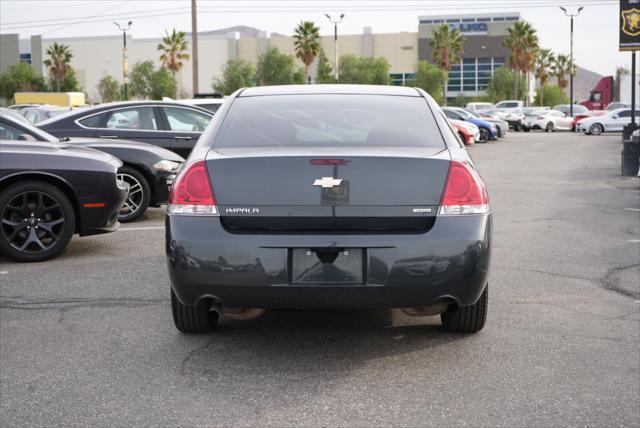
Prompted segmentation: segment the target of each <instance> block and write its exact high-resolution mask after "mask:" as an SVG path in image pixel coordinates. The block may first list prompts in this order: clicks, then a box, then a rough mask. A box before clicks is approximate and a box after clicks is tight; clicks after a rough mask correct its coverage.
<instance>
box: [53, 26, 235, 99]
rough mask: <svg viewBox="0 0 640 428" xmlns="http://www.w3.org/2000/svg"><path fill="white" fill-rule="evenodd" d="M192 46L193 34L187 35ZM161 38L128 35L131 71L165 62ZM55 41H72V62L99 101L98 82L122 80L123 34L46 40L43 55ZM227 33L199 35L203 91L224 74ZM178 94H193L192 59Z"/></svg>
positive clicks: (91, 95) (179, 76)
mask: <svg viewBox="0 0 640 428" xmlns="http://www.w3.org/2000/svg"><path fill="white" fill-rule="evenodd" d="M187 40H188V42H189V46H191V37H190V35H188V36H187ZM161 41H162V40H161V39H160V38H153V39H133V38H131V37H127V49H128V60H129V73H131V71H132V69H133V66H134V65H135V64H136V63H137V62H143V61H147V60H152V61H153V62H154V65H155V66H156V67H160V66H161V62H160V53H159V52H158V44H159V43H160V42H161ZM54 42H58V43H64V44H67V45H69V48H70V49H71V52H72V53H73V58H72V60H71V66H72V67H73V68H74V69H75V70H76V73H77V75H78V81H79V82H80V85H81V86H82V88H83V89H84V91H85V92H86V93H87V95H88V96H89V98H90V99H91V100H95V101H99V100H100V96H99V94H98V89H97V86H98V83H99V82H100V80H101V79H102V78H103V77H104V76H106V75H108V74H109V75H111V76H113V77H115V78H116V79H118V80H119V81H120V82H122V36H107V37H83V38H63V39H45V40H42V58H43V59H46V57H47V56H46V51H47V49H48V48H49V46H50V45H52V44H53V43H54ZM228 50H229V49H228V42H227V38H226V36H202V35H201V36H200V38H199V39H198V51H199V54H200V56H199V62H200V65H199V68H200V69H199V71H200V73H199V77H198V84H199V86H200V91H202V92H211V91H212V90H213V89H212V86H211V84H212V80H213V78H215V77H220V76H221V75H222V70H223V68H224V65H225V64H226V63H227V58H228ZM176 79H177V82H178V94H179V96H180V97H181V98H189V97H191V96H192V88H193V85H192V61H191V60H188V61H186V62H185V64H184V66H183V67H182V69H181V70H180V72H179V73H178V74H177V75H176Z"/></svg>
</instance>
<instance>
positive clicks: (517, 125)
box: [491, 100, 524, 131]
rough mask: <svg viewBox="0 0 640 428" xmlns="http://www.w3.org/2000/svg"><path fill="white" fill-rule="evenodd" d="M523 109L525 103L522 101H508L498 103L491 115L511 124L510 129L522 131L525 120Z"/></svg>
mask: <svg viewBox="0 0 640 428" xmlns="http://www.w3.org/2000/svg"><path fill="white" fill-rule="evenodd" d="M523 108H524V103H523V102H522V101H519V100H506V101H500V102H499V103H497V104H496V105H495V109H494V110H493V111H492V112H491V113H493V114H495V115H497V116H498V117H499V118H500V119H502V120H504V121H506V122H507V123H509V128H511V129H513V130H514V131H520V130H521V129H522V120H523V119H524V113H523Z"/></svg>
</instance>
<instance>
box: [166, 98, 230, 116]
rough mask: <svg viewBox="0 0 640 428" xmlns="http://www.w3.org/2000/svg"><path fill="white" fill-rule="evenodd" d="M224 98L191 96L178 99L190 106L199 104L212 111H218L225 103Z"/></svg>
mask: <svg viewBox="0 0 640 428" xmlns="http://www.w3.org/2000/svg"><path fill="white" fill-rule="evenodd" d="M224 100H225V99H224V98H191V99H182V100H178V102H179V103H183V104H188V105H190V106H198V107H200V108H204V109H206V110H209V111H210V112H211V113H215V112H217V111H218V109H219V108H220V106H221V105H222V104H224Z"/></svg>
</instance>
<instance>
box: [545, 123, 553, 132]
mask: <svg viewBox="0 0 640 428" xmlns="http://www.w3.org/2000/svg"><path fill="white" fill-rule="evenodd" d="M544 130H545V131H547V132H553V122H549V123H547V126H546V127H545V128H544Z"/></svg>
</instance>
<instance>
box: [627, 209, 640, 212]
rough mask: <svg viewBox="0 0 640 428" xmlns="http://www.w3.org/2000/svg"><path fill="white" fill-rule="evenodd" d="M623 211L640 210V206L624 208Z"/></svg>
mask: <svg viewBox="0 0 640 428" xmlns="http://www.w3.org/2000/svg"><path fill="white" fill-rule="evenodd" d="M624 210H625V211H633V212H640V208H625V209H624Z"/></svg>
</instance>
